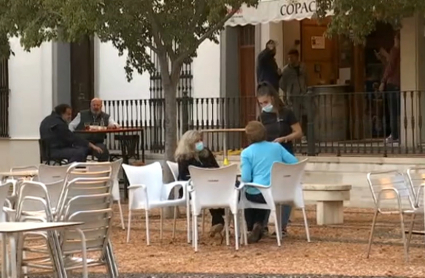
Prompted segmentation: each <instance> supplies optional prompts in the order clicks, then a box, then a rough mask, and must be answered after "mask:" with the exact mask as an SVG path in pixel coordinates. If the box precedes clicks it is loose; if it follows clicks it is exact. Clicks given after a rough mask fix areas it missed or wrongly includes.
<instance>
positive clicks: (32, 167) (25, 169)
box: [9, 165, 38, 180]
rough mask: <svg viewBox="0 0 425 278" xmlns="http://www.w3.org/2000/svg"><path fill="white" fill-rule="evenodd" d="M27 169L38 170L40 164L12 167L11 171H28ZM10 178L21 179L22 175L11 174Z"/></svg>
mask: <svg viewBox="0 0 425 278" xmlns="http://www.w3.org/2000/svg"><path fill="white" fill-rule="evenodd" d="M26 171H38V166H35V165H31V166H18V167H12V168H10V172H26ZM9 178H10V179H16V180H18V179H20V178H21V177H14V176H9Z"/></svg>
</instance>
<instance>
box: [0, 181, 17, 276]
mask: <svg viewBox="0 0 425 278" xmlns="http://www.w3.org/2000/svg"><path fill="white" fill-rule="evenodd" d="M12 186H13V183H12V182H5V183H2V182H0V204H2V206H1V210H0V222H6V221H7V215H6V213H5V212H4V205H5V203H7V199H6V198H7V194H8V191H9V190H10V188H11V187H12ZM9 208H10V207H9ZM0 240H1V244H2V248H3V254H8V252H7V243H9V247H10V253H11V256H10V257H9V256H7V264H6V265H2V270H1V272H2V275H1V277H16V260H15V259H14V258H15V257H16V243H15V238H14V237H9V238H7V237H5V236H4V235H0ZM14 275H15V276H14Z"/></svg>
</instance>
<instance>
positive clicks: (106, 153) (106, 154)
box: [89, 143, 109, 162]
mask: <svg viewBox="0 0 425 278" xmlns="http://www.w3.org/2000/svg"><path fill="white" fill-rule="evenodd" d="M93 144H94V145H96V147H99V148H101V149H102V150H103V153H98V152H96V151H93V150H92V149H90V150H89V155H93V156H94V157H96V158H97V160H98V161H99V162H106V161H109V151H108V148H107V147H106V146H105V144H103V143H93Z"/></svg>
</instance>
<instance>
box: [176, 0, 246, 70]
mask: <svg viewBox="0 0 425 278" xmlns="http://www.w3.org/2000/svg"><path fill="white" fill-rule="evenodd" d="M239 8H240V6H238V7H237V8H236V9H232V11H231V12H230V13H228V14H227V15H226V16H225V17H224V18H223V19H221V20H220V21H219V22H218V23H217V24H216V25H214V26H213V27H211V28H210V29H209V30H208V31H207V32H205V34H204V35H202V36H201V37H200V38H199V39H198V41H197V42H196V43H195V45H194V46H193V47H192V48H190V49H189V50H188V51H186V52H183V54H181V55H180V56H179V57H178V58H177V59H176V60H175V63H176V64H179V63H182V62H183V61H184V60H185V59H186V58H187V57H188V56H189V55H190V54H192V53H193V52H194V51H196V49H198V47H199V45H200V44H201V43H202V42H203V41H205V40H206V39H208V38H209V37H210V36H211V35H212V34H213V33H214V32H215V31H217V30H218V29H220V28H221V27H223V26H224V24H225V23H226V21H228V20H229V19H230V18H231V17H232V16H233V15H234V14H235V13H236V12H237V11H238V10H239Z"/></svg>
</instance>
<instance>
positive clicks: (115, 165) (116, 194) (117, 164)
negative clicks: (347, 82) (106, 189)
mask: <svg viewBox="0 0 425 278" xmlns="http://www.w3.org/2000/svg"><path fill="white" fill-rule="evenodd" d="M122 162H123V159H122V158H120V159H118V160H115V161H113V162H110V163H109V162H106V165H110V166H111V168H112V173H111V179H112V182H113V186H112V198H113V200H114V201H117V202H118V210H119V213H120V219H121V227H122V229H123V230H125V224H124V215H123V212H122V207H121V195H120V184H119V177H118V175H119V173H120V169H121V164H122ZM98 164H99V166H97V165H96V166H89V167H88V170H89V171H99V170H102V169H104V167H103V166H102V165H103V164H104V162H100V163H98Z"/></svg>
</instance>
